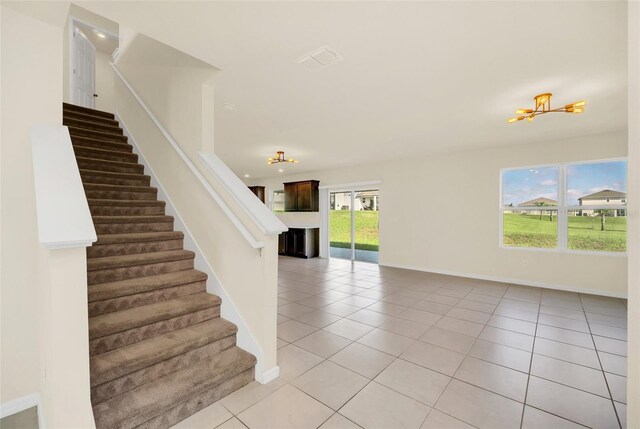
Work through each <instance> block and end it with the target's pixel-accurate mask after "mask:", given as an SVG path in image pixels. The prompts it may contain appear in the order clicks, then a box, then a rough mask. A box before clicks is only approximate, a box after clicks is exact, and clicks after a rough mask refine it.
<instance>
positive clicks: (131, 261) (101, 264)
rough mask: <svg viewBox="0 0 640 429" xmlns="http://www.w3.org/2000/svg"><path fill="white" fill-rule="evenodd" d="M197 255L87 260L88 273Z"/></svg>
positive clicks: (174, 253)
mask: <svg viewBox="0 0 640 429" xmlns="http://www.w3.org/2000/svg"><path fill="white" fill-rule="evenodd" d="M194 257H195V253H193V252H192V251H190V250H167V251H164V252H153V253H134V254H131V255H118V256H104V257H101V258H91V259H89V260H87V271H89V272H91V271H97V270H106V269H111V268H122V267H132V266H136V265H147V264H157V263H161V262H172V261H180V260H184V259H193V258H194Z"/></svg>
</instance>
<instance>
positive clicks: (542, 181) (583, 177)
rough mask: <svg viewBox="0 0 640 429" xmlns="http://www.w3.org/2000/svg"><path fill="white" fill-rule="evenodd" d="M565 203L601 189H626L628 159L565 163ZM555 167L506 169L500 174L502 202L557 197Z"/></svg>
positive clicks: (623, 190)
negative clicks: (566, 164)
mask: <svg viewBox="0 0 640 429" xmlns="http://www.w3.org/2000/svg"><path fill="white" fill-rule="evenodd" d="M566 171H567V204H568V205H578V198H580V197H582V196H584V195H589V194H592V193H594V192H598V191H601V190H603V189H611V190H614V191H621V192H626V191H627V162H626V161H609V162H600V163H590V164H573V165H569V166H567V169H566ZM558 174H559V169H558V167H542V168H527V169H522V170H508V171H505V172H503V175H502V202H503V204H504V205H509V204H513V205H514V206H517V205H518V204H521V203H523V202H525V201H529V200H533V199H536V198H539V197H545V198H550V199H552V200H556V201H558V192H559V191H558Z"/></svg>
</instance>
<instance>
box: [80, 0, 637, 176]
mask: <svg viewBox="0 0 640 429" xmlns="http://www.w3.org/2000/svg"><path fill="white" fill-rule="evenodd" d="M81 4H82V6H83V7H86V8H87V9H90V10H93V11H95V12H96V13H99V14H102V15H104V16H106V17H107V18H109V19H112V20H114V21H117V22H119V23H120V24H124V25H127V26H129V27H131V28H133V29H135V30H137V31H140V32H142V33H145V34H147V35H149V36H151V37H154V38H156V39H158V40H160V41H162V42H164V43H166V44H168V45H171V46H173V47H175V48H177V49H180V50H183V51H185V52H187V53H189V54H191V55H193V56H194V57H196V58H199V59H201V60H203V61H205V62H208V63H210V64H212V65H215V66H216V67H218V68H220V69H221V70H222V71H220V72H219V73H218V75H217V81H216V112H215V113H216V125H215V138H216V143H215V144H216V152H217V153H218V155H219V156H220V157H222V158H223V159H224V160H225V161H226V162H227V163H228V164H229V166H230V167H231V168H232V169H233V170H234V171H235V172H236V173H237V174H238V175H243V174H245V173H248V174H250V175H251V177H253V178H259V177H265V176H273V175H277V174H278V173H277V167H275V166H272V167H268V166H267V165H266V162H265V159H266V157H267V156H271V155H272V154H273V153H274V152H275V151H276V150H284V151H285V152H286V156H287V157H293V158H296V159H299V160H300V163H299V164H296V165H287V166H285V167H284V168H285V170H286V173H287V174H288V173H301V172H305V171H313V170H321V169H326V168H333V167H337V166H348V165H355V164H362V163H368V162H375V161H381V160H384V159H389V158H408V157H414V156H416V155H423V154H429V153H434V152H442V151H453V150H463V149H470V148H481V147H487V146H496V145H505V144H531V143H535V142H537V141H542V140H548V139H561V138H566V137H575V136H581V135H590V134H598V133H606V132H610V131H616V130H621V129H624V128H625V127H626V102H627V101H626V94H627V62H626V61H627V60H626V58H627V31H626V22H627V18H626V8H627V5H626V3H625V2H591V1H584V2H479V1H474V2H367V1H360V2H268V1H260V2H86V3H84V2H83V3H81ZM322 45H328V46H330V47H331V48H333V49H334V50H335V51H337V52H338V53H339V54H340V55H341V56H343V57H344V61H342V62H340V63H337V64H334V65H332V66H330V67H328V68H326V69H321V70H308V69H306V68H304V67H302V66H300V65H298V64H296V62H295V60H296V59H298V58H300V57H301V56H302V55H304V54H306V53H308V52H310V51H312V50H314V49H316V48H319V47H320V46H322ZM541 92H553V93H554V98H553V100H552V107H553V106H554V105H555V106H558V107H559V106H562V105H564V104H566V103H569V102H573V101H578V100H581V99H586V100H587V102H588V105H587V108H586V112H585V113H584V114H582V115H567V114H554V115H547V116H543V117H540V118H537V119H536V120H535V121H534V122H532V123H524V122H520V123H517V124H508V123H507V122H506V119H507V118H508V117H510V116H513V111H514V110H515V109H516V108H518V107H532V103H533V100H532V99H533V96H534V95H536V94H538V93H541ZM225 103H232V104H234V105H235V107H236V109H235V110H234V111H232V112H228V111H225V110H224V109H223V105H224V104H225ZM605 143H606V142H605Z"/></svg>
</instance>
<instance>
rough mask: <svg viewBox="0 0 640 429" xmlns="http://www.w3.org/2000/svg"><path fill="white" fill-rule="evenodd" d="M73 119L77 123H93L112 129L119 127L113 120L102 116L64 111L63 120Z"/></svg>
mask: <svg viewBox="0 0 640 429" xmlns="http://www.w3.org/2000/svg"><path fill="white" fill-rule="evenodd" d="M66 119H75V120H79V121H87V122H95V123H97V124H104V125H110V126H112V127H119V126H120V124H119V123H118V121H116V120H115V119H109V118H104V117H102V116H94V115H86V114H83V113H80V112H74V111H73V110H67V109H64V114H63V120H66Z"/></svg>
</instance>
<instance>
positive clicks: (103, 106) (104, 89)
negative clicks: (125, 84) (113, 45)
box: [96, 51, 116, 113]
mask: <svg viewBox="0 0 640 429" xmlns="http://www.w3.org/2000/svg"><path fill="white" fill-rule="evenodd" d="M110 62H113V59H112V58H111V55H109V54H107V53H106V52H102V51H96V94H98V98H96V109H98V110H103V111H105V112H111V113H113V112H114V111H115V108H116V104H115V100H114V93H113V91H114V88H113V85H114V78H115V75H114V73H113V69H112V68H111V66H110V65H109V63H110Z"/></svg>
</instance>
